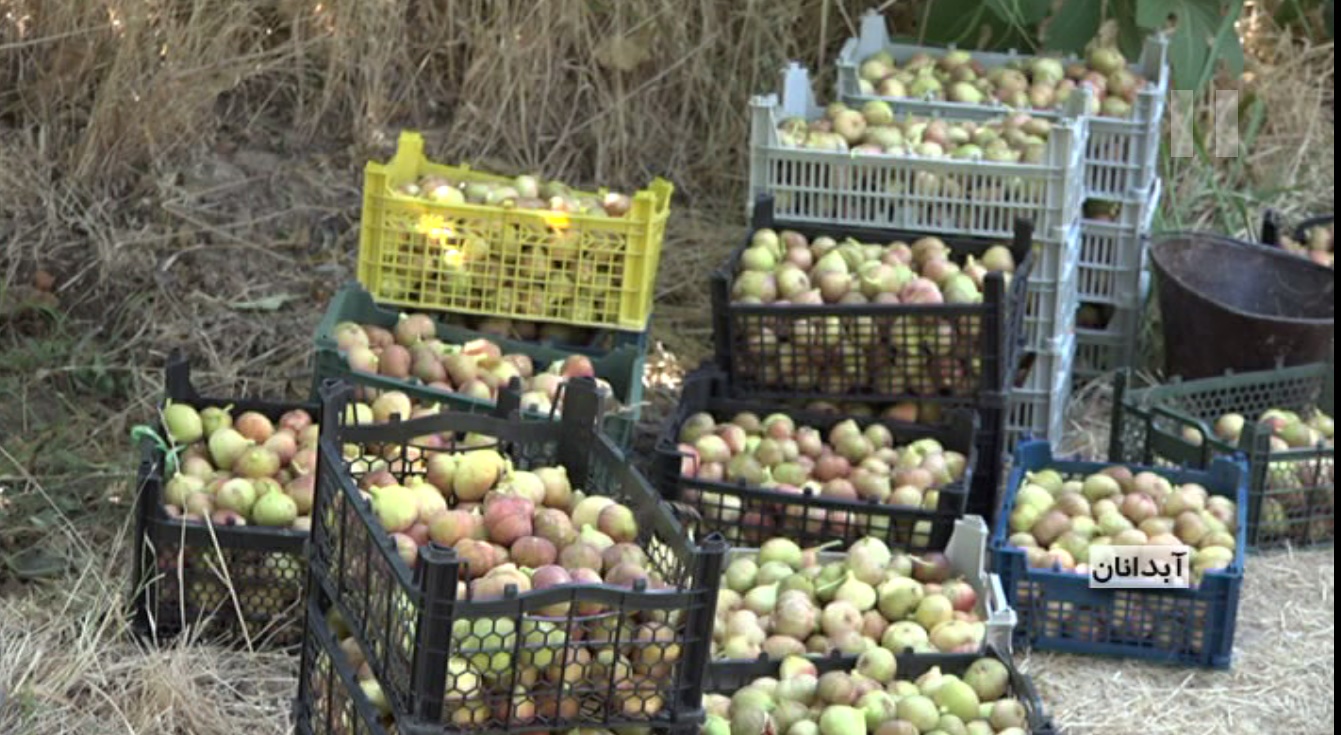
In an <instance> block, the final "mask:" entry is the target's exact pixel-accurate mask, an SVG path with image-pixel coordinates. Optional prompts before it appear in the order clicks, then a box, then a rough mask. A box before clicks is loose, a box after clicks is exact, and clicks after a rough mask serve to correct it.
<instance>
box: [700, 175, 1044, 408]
mask: <svg viewBox="0 0 1341 735" xmlns="http://www.w3.org/2000/svg"><path fill="white" fill-rule="evenodd" d="M752 224H753V230H752V232H751V236H750V237H753V231H757V230H759V229H763V228H772V229H775V230H779V231H781V230H794V231H796V232H799V233H801V234H802V235H805V236H806V237H808V238H810V237H818V236H823V235H827V236H829V237H833V238H835V239H842V238H845V237H851V238H855V239H856V240H858V241H861V242H870V243H888V242H891V241H894V240H906V241H913V240H916V239H918V238H920V237H924V236H927V235H934V234H935V233H928V232H922V233H915V232H904V231H897V230H863V229H834V228H818V227H816V226H814V225H813V224H799V223H788V222H778V221H775V220H774V218H773V199H772V197H771V196H767V195H766V196H763V197H760V199H759V200H758V201H757V202H756V204H755V207H754V218H753V223H752ZM1033 236H1034V232H1033V227H1032V225H1031V224H1030V223H1029V222H1027V221H1024V220H1020V221H1017V222H1016V224H1015V237H1014V240H1013V242H1011V243H1010V249H1011V251H1012V253H1013V254H1014V257H1015V262H1016V267H1015V273H1014V275H1013V277H1012V278H1011V279H1010V284H1009V286H1007V284H1006V279H1005V278H1004V277H1003V276H1002V274H999V273H989V274H988V275H987V277H986V278H985V280H984V283H983V301H982V303H980V304H942V305H917V304H825V305H790V304H789V305H783V306H777V305H772V304H733V303H731V284H732V279H733V277H734V275H735V273H736V271H737V268H738V264H739V262H740V257H741V253H743V252H744V251H745V249H746V248H747V247H749V244H750V238H747V239H746V241H745V242H744V243H742V244H741V245H740V246H739V247H737V248H736V249H735V251H733V252H732V253H731V256H730V258H728V259H727V262H726V264H725V265H723V266H722V267H721V268H719V269H718V270H717V271H716V272H715V273H713V275H712V281H711V288H712V313H713V340H714V343H715V344H714V347H715V353H716V362H717V364H718V366H719V367H720V368H721V369H722V370H723V371H725V372H726V374H727V375H728V377H729V378H730V385H731V389H732V391H733V392H734V395H736V396H737V397H741V398H749V399H752V400H792V399H798V398H800V399H809V400H825V401H839V402H843V401H859V402H867V403H891V402H894V401H898V400H903V399H910V400H918V401H926V402H934V403H939V404H943V405H946V406H962V407H977V406H991V407H997V406H1003V405H1004V404H1005V401H1006V392H1005V389H1006V385H1007V383H1008V382H1009V380H1010V376H1011V375H1013V374H1014V372H1015V366H1016V365H1017V364H1018V362H1019V359H1020V356H1021V353H1022V352H1023V341H1024V338H1025V334H1024V312H1025V309H1026V305H1027V300H1026V295H1027V291H1028V287H1029V274H1030V271H1031V270H1032V268H1033V265H1034V259H1035V258H1034V248H1033ZM945 242H946V244H947V245H949V246H950V247H951V248H952V249H953V252H954V255H955V257H964V256H968V255H982V253H983V252H985V251H986V250H987V249H988V248H989V247H992V246H993V245H998V244H1001V243H1000V241H998V240H991V239H972V238H954V237H951V238H949V239H946V240H945ZM802 333H804V334H805V335H806V337H807V338H806V339H799V338H798V339H792V335H798V334H802ZM767 335H772V339H769V338H768V336H767ZM784 337H786V338H787V339H786V341H784V339H783V338H784ZM826 340H833V341H836V342H837V344H824V342H825V341H826ZM863 343H864V344H865V346H864V347H860V346H858V347H853V346H852V345H854V344H855V345H860V344H863ZM910 345H911V347H909V346H910ZM803 362H804V363H808V364H807V365H805V366H804V369H803V367H802V366H800V365H801V363H803ZM913 367H915V368H916V371H915V372H916V373H917V374H916V375H915V377H914V374H913V373H909V372H908V371H909V370H911V369H913Z"/></svg>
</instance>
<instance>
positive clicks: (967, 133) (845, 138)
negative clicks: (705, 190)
mask: <svg viewBox="0 0 1341 735" xmlns="http://www.w3.org/2000/svg"><path fill="white" fill-rule="evenodd" d="M1051 132H1052V122H1050V121H1048V120H1044V119H1043V118H1038V117H1032V116H1030V115H1028V114H1026V113H1016V114H1011V115H1007V116H1004V117H1002V118H1000V119H997V120H989V121H985V122H971V121H967V120H963V121H951V120H945V119H941V118H925V117H919V116H916V115H904V116H903V117H898V116H896V115H895V114H894V111H893V108H891V107H890V105H889V103H887V102H883V101H880V100H874V101H871V102H867V103H866V104H864V105H862V106H861V107H860V108H853V107H848V106H847V105H845V104H843V103H841V102H835V103H833V104H831V105H829V106H828V107H827V108H826V110H825V113H824V116H823V117H820V118H817V119H815V120H806V119H804V118H800V117H789V118H786V119H784V120H782V121H781V123H780V124H779V125H778V140H779V142H781V143H782V144H783V145H786V146H794V147H797V148H808V149H813V150H825V151H851V152H853V153H864V154H872V155H891V156H915V157H919V158H947V159H955V160H964V161H988V162H992V163H1028V164H1041V163H1043V162H1044V160H1045V159H1046V156H1047V143H1048V137H1049V135H1050V134H1051ZM924 173H925V172H924ZM932 182H939V183H940V186H942V187H949V186H958V185H959V182H957V181H955V180H951V179H946V180H944V181H940V180H938V179H936V178H935V177H934V176H931V175H930V174H926V175H925V176H921V177H919V179H918V180H917V182H916V186H917V187H918V188H919V189H930V188H933V187H932V186H931V183H932ZM924 193H930V192H929V191H927V192H924Z"/></svg>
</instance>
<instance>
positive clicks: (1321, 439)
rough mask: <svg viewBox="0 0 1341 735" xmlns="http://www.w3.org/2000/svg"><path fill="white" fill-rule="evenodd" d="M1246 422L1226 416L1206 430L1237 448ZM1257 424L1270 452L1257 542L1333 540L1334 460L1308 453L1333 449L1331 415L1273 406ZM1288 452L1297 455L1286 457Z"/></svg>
mask: <svg viewBox="0 0 1341 735" xmlns="http://www.w3.org/2000/svg"><path fill="white" fill-rule="evenodd" d="M1246 421H1247V418H1246V417H1245V416H1243V415H1242V414H1238V413H1228V414H1225V415H1223V416H1221V417H1219V418H1218V419H1216V421H1215V425H1214V426H1213V427H1211V430H1212V431H1214V432H1215V435H1216V437H1217V438H1219V439H1220V440H1221V441H1223V442H1226V443H1228V444H1230V445H1232V446H1235V447H1238V446H1239V444H1240V440H1241V438H1242V434H1243V427H1244V424H1245V423H1246ZM1257 421H1258V426H1259V427H1263V428H1265V429H1266V430H1267V431H1269V432H1270V437H1271V438H1270V445H1271V454H1272V457H1271V459H1270V464H1269V465H1268V468H1267V475H1266V488H1265V491H1266V496H1265V497H1263V498H1262V509H1261V511H1260V512H1261V518H1260V520H1259V522H1258V529H1257V541H1258V543H1271V542H1278V541H1282V540H1284V539H1286V538H1289V539H1290V540H1292V541H1295V542H1298V543H1311V542H1321V541H1326V540H1329V539H1331V538H1333V537H1334V526H1333V522H1334V518H1335V515H1336V503H1335V499H1334V493H1333V490H1332V487H1333V485H1334V483H1335V477H1336V475H1335V471H1336V467H1335V460H1334V458H1333V457H1332V456H1331V455H1330V454H1327V453H1325V452H1322V451H1309V450H1318V449H1325V450H1334V448H1335V445H1334V444H1333V440H1332V429H1333V423H1332V417H1331V416H1329V415H1328V414H1326V413H1324V412H1322V411H1318V410H1312V411H1308V412H1305V413H1303V414H1302V415H1301V414H1300V413H1298V412H1295V411H1287V410H1284V409H1279V408H1272V409H1268V410H1266V411H1264V412H1262V414H1261V415H1260V416H1258V417H1257ZM1184 434H1185V438H1187V439H1188V440H1189V441H1191V442H1192V443H1194V444H1199V443H1200V439H1201V435H1200V432H1199V431H1197V430H1195V429H1189V430H1188V431H1186V432H1184ZM1292 452H1293V453H1300V454H1302V456H1298V455H1296V458H1295V459H1285V457H1286V456H1288V455H1289V453H1292Z"/></svg>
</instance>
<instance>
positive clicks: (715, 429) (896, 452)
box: [678, 413, 967, 528]
mask: <svg viewBox="0 0 1341 735" xmlns="http://www.w3.org/2000/svg"><path fill="white" fill-rule="evenodd" d="M678 439H679V446H678V450H679V452H680V455H681V465H680V472H681V474H683V475H684V476H686V477H693V478H695V479H697V480H702V481H707V482H722V483H729V484H736V483H742V484H744V485H746V486H749V487H759V488H766V489H771V490H775V491H777V492H779V493H786V494H790V495H796V496H800V495H802V494H803V493H810V494H812V495H814V496H816V497H821V498H830V499H833V500H844V501H852V502H856V503H860V502H865V503H873V504H882V505H888V506H904V507H910V508H925V509H928V510H934V509H935V508H936V507H937V505H938V503H939V500H940V490H941V489H942V488H944V487H946V486H948V485H950V484H952V483H954V482H958V481H960V480H962V479H963V477H964V472H965V465H966V463H967V458H966V457H965V456H964V455H963V454H961V453H959V452H956V451H952V450H947V449H946V448H945V447H944V446H942V445H941V443H940V442H938V441H936V440H935V439H919V440H917V441H914V442H912V443H910V444H907V445H904V446H898V447H896V446H894V436H893V434H892V433H891V432H890V430H889V429H888V428H887V427H886V426H884V425H883V424H871V425H869V426H867V427H866V428H865V429H864V430H863V429H862V428H861V426H860V425H858V423H857V422H856V420H854V419H845V420H843V421H840V422H838V423H836V424H834V425H833V427H832V428H831V429H829V432H828V435H827V436H826V435H825V434H824V432H822V431H820V430H819V429H816V428H814V427H812V426H805V425H800V426H798V425H797V424H796V422H795V421H794V420H793V419H792V418H791V417H789V416H787V415H786V414H772V415H770V416H767V417H765V418H763V419H760V418H759V417H758V416H757V415H755V414H752V413H740V414H737V415H736V416H735V417H733V418H732V419H731V421H729V422H726V423H720V424H719V423H717V421H716V420H715V419H713V417H712V416H711V415H710V414H707V413H697V414H693V415H691V416H689V417H688V418H686V419H685V421H684V423H683V424H682V425H681V427H680V435H679V437H678ZM683 500H684V501H685V502H687V503H690V504H691V505H693V506H694V507H695V508H698V509H699V513H700V514H702V515H704V517H705V518H706V519H708V520H712V521H716V522H721V523H734V522H735V521H736V520H738V519H739V516H740V514H741V508H740V507H739V503H740V498H739V497H736V496H734V495H731V494H730V493H718V492H713V491H712V490H709V489H705V490H702V491H698V490H688V491H687V494H686V495H685V497H684V498H683ZM798 500H800V498H799V497H798ZM778 512H779V513H783V514H793V515H794V514H797V513H799V514H803V515H804V522H805V523H806V524H814V525H816V526H823V525H824V524H825V523H826V522H830V523H834V524H839V525H848V524H851V525H853V526H863V527H864V526H865V524H864V523H862V522H861V521H860V520H859V519H855V518H850V517H847V516H848V515H849V514H850V513H856V512H857V511H851V512H848V511H829V512H828V513H826V512H825V511H824V510H823V509H821V508H809V509H807V508H805V507H804V506H802V505H800V504H798V505H796V506H794V507H785V506H780V507H779V509H778ZM830 515H833V516H835V517H833V518H830V517H829V516H830ZM839 515H842V516H843V518H839V517H837V516H839ZM749 520H750V523H748V524H747V525H749V526H750V527H751V528H759V527H766V526H767V525H768V523H769V521H768V520H767V519H766V518H764V517H762V516H761V517H759V518H754V517H751V518H750V519H749Z"/></svg>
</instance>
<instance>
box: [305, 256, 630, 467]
mask: <svg viewBox="0 0 1341 735" xmlns="http://www.w3.org/2000/svg"><path fill="white" fill-rule="evenodd" d="M399 317H400V312H399V311H398V310H396V309H394V308H387V307H383V306H380V305H378V304H377V303H376V302H375V301H373V298H372V296H371V295H370V294H369V293H368V292H367V291H365V290H364V289H363V288H362V287H361V286H360V285H359V284H357V283H352V282H351V283H349V284H346V285H345V287H344V288H342V289H340V291H339V292H338V293H336V294H335V296H334V297H333V298H332V299H331V303H330V305H329V306H328V307H327V308H326V314H325V316H323V317H322V319H321V323H320V324H319V325H318V326H317V333H316V339H315V343H316V349H315V352H314V358H313V359H314V363H315V364H314V366H313V367H314V369H313V382H312V395H314V396H315V395H317V389H318V388H319V387H320V386H321V383H322V381H323V380H325V379H327V378H338V379H342V380H348V381H349V382H351V383H354V384H356V385H362V386H367V387H370V388H374V389H378V390H399V391H403V392H405V393H406V394H407V395H409V396H410V398H412V399H414V400H417V401H423V402H429V403H440V404H442V407H443V408H444V409H450V410H455V411H469V412H471V413H485V412H488V411H489V410H491V409H492V408H493V406H494V404H493V402H491V401H482V400H479V399H477V398H470V397H467V396H463V395H460V394H458V393H449V392H447V391H443V390H439V389H437V388H430V387H429V386H427V385H425V384H424V383H422V382H421V381H419V380H416V379H414V378H411V379H409V380H401V379H398V378H389V377H386V376H384V375H372V374H369V373H362V372H357V371H355V370H353V369H352V368H350V366H349V361H348V360H347V359H346V357H345V355H344V354H342V353H341V352H340V350H339V348H338V347H337V346H336V340H335V327H336V325H338V324H340V323H341V322H346V321H349V322H356V323H358V324H372V325H376V326H380V327H384V328H387V329H390V328H392V327H393V326H394V325H395V324H396V321H397V320H398V319H399ZM437 330H438V331H437V336H438V339H440V340H442V341H443V342H445V343H448V344H464V343H466V342H469V341H470V340H473V339H488V340H489V341H491V342H493V343H494V344H497V345H498V346H499V347H500V348H502V350H503V353H504V354H512V353H521V354H525V355H527V356H528V357H530V358H531V360H532V361H533V362H534V363H535V364H536V369H537V370H543V369H545V367H546V366H548V365H549V364H550V363H552V362H554V361H555V360H562V359H564V358H566V357H568V356H569V355H572V354H578V353H576V352H570V351H567V350H561V349H556V348H554V347H549V346H546V345H538V344H533V343H530V342H520V341H517V340H509V339H501V338H496V337H493V336H491V335H487V334H484V333H482V332H476V331H474V330H470V329H464V328H462V327H456V326H451V325H448V324H444V323H442V322H441V321H439V322H438V323H437ZM589 357H590V359H591V364H592V366H593V367H594V368H595V370H596V376H597V377H599V378H602V379H604V380H606V381H608V382H609V383H610V388H611V390H612V392H613V394H614V398H615V400H617V401H618V402H619V407H618V408H617V409H616V410H614V411H612V412H611V413H609V414H608V415H606V417H605V419H604V421H603V423H602V429H603V431H604V432H605V433H606V435H607V436H609V437H610V438H611V440H612V441H614V442H615V444H616V445H618V446H620V447H623V448H627V447H628V445H629V443H630V442H631V441H632V438H633V431H634V427H635V426H636V425H637V423H638V419H639V417H640V415H641V411H642V407H641V404H642V400H643V365H644V363H645V362H646V352H645V351H644V349H643V348H642V347H641V346H639V345H624V346H621V347H617V348H615V349H613V350H610V351H609V352H607V353H605V354H604V355H599V356H590V355H589ZM535 415H538V414H535Z"/></svg>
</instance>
